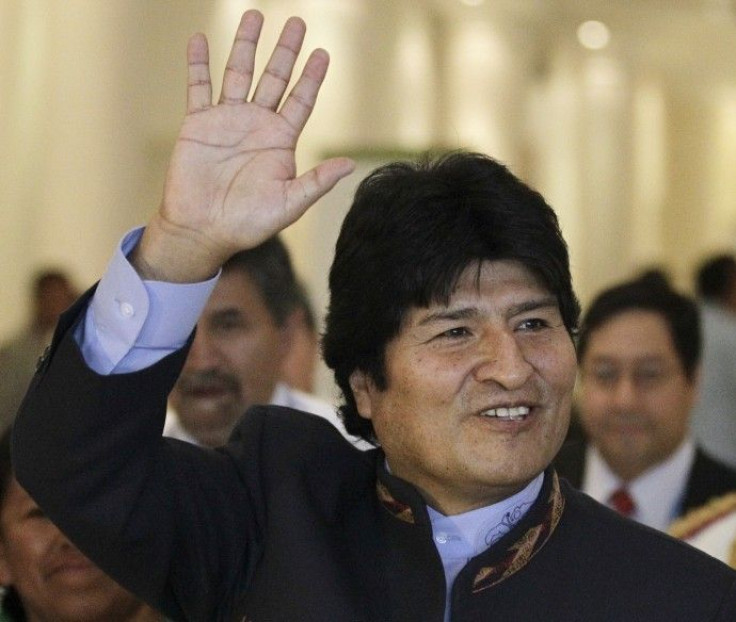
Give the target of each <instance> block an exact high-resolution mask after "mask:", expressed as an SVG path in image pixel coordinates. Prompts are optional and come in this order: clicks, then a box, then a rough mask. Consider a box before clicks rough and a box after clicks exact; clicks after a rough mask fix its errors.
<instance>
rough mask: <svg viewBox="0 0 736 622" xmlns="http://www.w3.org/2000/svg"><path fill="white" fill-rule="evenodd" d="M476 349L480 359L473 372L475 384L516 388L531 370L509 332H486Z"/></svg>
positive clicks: (509, 388) (521, 350) (522, 352)
mask: <svg viewBox="0 0 736 622" xmlns="http://www.w3.org/2000/svg"><path fill="white" fill-rule="evenodd" d="M479 347H480V352H479V354H480V360H479V362H478V365H477V366H476V368H475V372H474V373H475V379H476V380H477V381H478V382H495V383H496V384H498V385H500V386H501V387H503V388H504V389H507V390H511V389H518V388H520V387H522V386H523V385H524V384H525V383H526V382H527V380H529V377H530V376H531V375H532V373H533V371H534V368H533V367H532V365H531V363H529V361H527V359H526V357H525V355H524V351H523V349H522V347H521V345H520V344H519V342H518V341H517V339H516V337H515V335H514V334H513V333H512V332H511V331H508V330H489V331H487V332H486V333H485V334H484V335H483V337H482V339H481V343H480V346H479Z"/></svg>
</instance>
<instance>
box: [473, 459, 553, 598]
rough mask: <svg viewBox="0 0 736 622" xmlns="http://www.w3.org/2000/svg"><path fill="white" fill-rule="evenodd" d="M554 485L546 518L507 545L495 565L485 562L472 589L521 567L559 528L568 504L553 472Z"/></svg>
mask: <svg viewBox="0 0 736 622" xmlns="http://www.w3.org/2000/svg"><path fill="white" fill-rule="evenodd" d="M552 477H553V479H552V489H551V490H550V494H549V497H548V498H547V511H546V512H545V515H544V520H543V521H542V522H541V523H540V524H538V525H534V526H533V527H530V528H529V529H528V530H527V531H526V533H524V535H523V536H521V538H519V539H518V540H517V541H516V542H515V543H514V544H513V545H511V546H510V547H509V548H508V549H507V554H506V556H505V557H504V558H503V559H502V560H501V561H500V562H499V563H498V564H496V565H495V566H486V567H484V568H481V569H480V571H478V574H477V575H476V576H475V580H474V581H473V593H477V592H481V591H483V590H487V589H488V588H490V587H493V586H494V585H497V584H498V583H500V582H501V581H504V580H505V579H508V578H509V577H510V576H511V575H513V574H514V573H516V572H518V571H519V570H521V569H522V568H523V567H524V566H526V565H527V564H528V563H529V561H530V560H531V559H532V557H534V555H536V554H537V552H539V551H540V550H541V548H542V547H543V546H544V545H545V544H546V543H547V540H549V537H550V536H551V535H552V533H553V532H554V530H555V529H556V528H557V524H558V523H559V522H560V518H562V511H563V510H564V508H565V498H564V497H563V496H562V492H561V491H560V482H559V480H558V479H557V474H556V473H553V474H552Z"/></svg>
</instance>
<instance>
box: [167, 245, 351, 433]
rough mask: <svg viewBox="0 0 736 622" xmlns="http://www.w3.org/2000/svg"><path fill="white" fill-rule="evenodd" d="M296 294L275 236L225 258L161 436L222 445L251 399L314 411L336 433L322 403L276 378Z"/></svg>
mask: <svg viewBox="0 0 736 622" xmlns="http://www.w3.org/2000/svg"><path fill="white" fill-rule="evenodd" d="M299 296H300V292H299V285H298V283H297V280H296V278H295V275H294V271H293V269H292V265H291V260H290V258H289V253H288V251H287V249H286V247H285V246H284V244H283V243H282V241H281V240H280V239H279V238H278V237H277V236H274V237H271V238H269V239H268V240H266V241H265V242H263V243H262V244H260V245H258V246H256V247H255V248H252V249H249V250H244V251H241V252H239V253H237V254H235V255H233V257H231V258H230V259H229V260H228V261H227V263H225V265H224V266H223V268H222V275H221V276H220V279H219V280H218V282H217V285H215V288H214V290H213V291H212V294H211V295H210V297H209V300H208V301H207V304H206V305H205V308H204V312H203V313H202V315H201V317H200V319H199V322H198V324H197V333H196V335H195V337H194V342H193V343H192V347H191V350H190V351H189V356H188V357H187V360H186V363H185V364H184V369H183V370H182V373H181V376H180V377H179V380H178V382H177V383H176V385H175V386H174V389H173V391H172V392H171V395H170V400H169V401H170V408H169V412H168V414H167V419H166V427H165V428H164V434H165V435H166V436H171V437H173V438H179V439H181V440H186V441H189V442H194V443H197V444H200V445H205V446H208V447H218V446H221V445H224V444H225V443H226V442H227V440H228V438H229V437H230V434H231V433H232V431H233V428H234V427H235V425H236V424H237V422H238V421H239V419H240V418H241V417H242V416H243V414H244V413H245V412H246V410H248V408H250V407H251V406H253V405H255V404H275V405H277V406H288V407H290V408H294V409H297V410H303V411H305V412H310V413H313V414H316V415H320V416H322V417H324V418H326V419H328V420H329V421H330V422H332V423H333V424H334V425H335V426H336V427H338V428H339V429H340V430H341V431H344V427H343V425H342V423H341V422H340V420H339V418H338V416H337V413H336V412H335V409H334V408H332V407H331V406H330V405H329V404H327V403H326V402H323V401H321V400H319V399H317V398H315V397H314V396H312V395H309V394H307V393H304V392H302V391H298V390H296V389H294V388H292V387H290V386H288V385H287V384H285V383H283V382H279V376H280V373H281V368H282V362H283V361H284V359H285V357H286V355H287V353H288V352H289V349H290V348H291V345H292V341H293V337H294V332H295V329H296V320H297V312H298V302H299Z"/></svg>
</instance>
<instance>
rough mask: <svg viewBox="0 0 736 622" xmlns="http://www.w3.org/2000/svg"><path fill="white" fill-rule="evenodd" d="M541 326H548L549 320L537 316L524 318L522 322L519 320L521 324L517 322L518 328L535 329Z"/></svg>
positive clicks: (541, 327) (539, 328)
mask: <svg viewBox="0 0 736 622" xmlns="http://www.w3.org/2000/svg"><path fill="white" fill-rule="evenodd" d="M543 328H549V322H548V321H547V320H544V319H542V318H538V317H535V318H530V319H528V320H524V321H523V322H521V324H519V330H526V331H535V330H541V329H543Z"/></svg>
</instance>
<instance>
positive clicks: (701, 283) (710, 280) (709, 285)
mask: <svg viewBox="0 0 736 622" xmlns="http://www.w3.org/2000/svg"><path fill="white" fill-rule="evenodd" d="M695 281H696V289H697V292H698V296H700V297H701V298H703V299H705V300H710V301H714V302H722V301H724V300H726V299H727V298H728V297H729V296H730V295H731V292H732V291H733V289H734V287H736V259H734V257H733V255H728V254H725V253H724V254H722V255H715V256H714V257H710V258H709V259H706V260H705V261H704V262H703V263H702V264H700V267H699V268H698V270H697V272H696V278H695Z"/></svg>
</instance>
